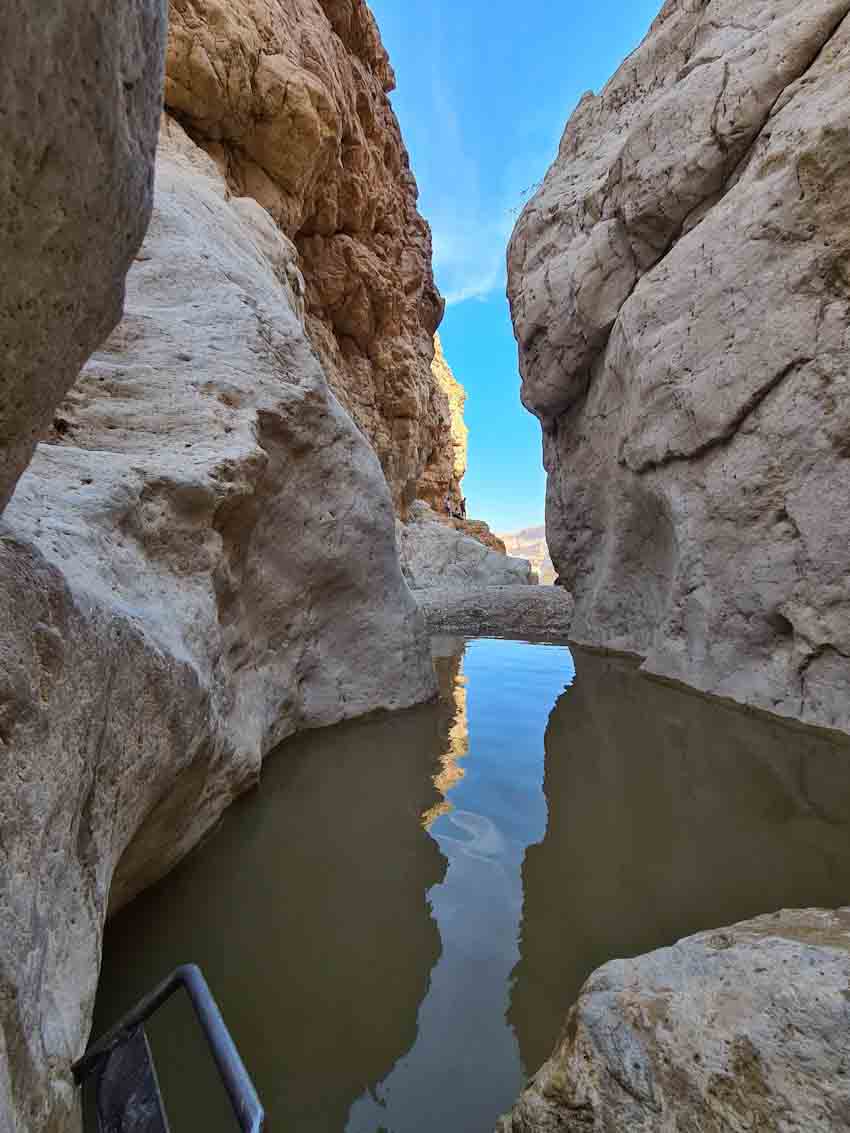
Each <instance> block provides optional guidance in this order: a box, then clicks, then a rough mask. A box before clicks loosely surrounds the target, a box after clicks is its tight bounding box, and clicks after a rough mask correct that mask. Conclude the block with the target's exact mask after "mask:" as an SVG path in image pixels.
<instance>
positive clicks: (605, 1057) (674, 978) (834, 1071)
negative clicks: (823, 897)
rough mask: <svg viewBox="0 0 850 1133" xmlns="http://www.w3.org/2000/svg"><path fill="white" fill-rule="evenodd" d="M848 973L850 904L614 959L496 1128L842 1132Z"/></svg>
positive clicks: (533, 1131) (847, 1106)
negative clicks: (848, 906)
mask: <svg viewBox="0 0 850 1133" xmlns="http://www.w3.org/2000/svg"><path fill="white" fill-rule="evenodd" d="M848 979H850V909H839V910H838V911H836V912H824V911H821V910H817V909H813V910H804V911H799V912H798V911H794V912H783V913H775V914H771V915H769V916H765V917H758V918H757V919H755V920H753V921H746V922H744V923H742V924H738V925H734V926H733V927H732V928H728V929H722V930H718V931H715V932H706V933H703V934H701V935H699V936H693V937H690V938H688V939H686V940H683V941H681V942H680V943H678V944H676V945H675V946H674V947H673V948H665V949H662V950H660V951H658V952H652V953H650V954H649V955H647V956H639V957H638V958H637V959H634V960H614V961H612V962H611V963H610V964H606V965H605V967H604V968H600V969H599V970H598V971H597V972H595V973H594V974H593V975H592V976H591V977H590V979H589V980H588V981H587V983H586V984H585V986H584V988H583V989H582V992H581V996H580V998H579V1001H578V1003H577V1004H576V1005H575V1007H573V1009H572V1011H571V1012H570V1015H569V1018H568V1019H567V1023H566V1026H565V1028H564V1032H563V1035H562V1037H561V1040H560V1042H559V1044H558V1046H557V1048H556V1050H555V1052H554V1054H553V1056H552V1058H551V1059H550V1060H549V1061H548V1062H547V1063H545V1064H544V1066H543V1067H542V1069H541V1070H539V1071H538V1073H537V1074H535V1076H534V1078H533V1079H532V1080H531V1083H530V1084H529V1086H528V1087H527V1089H526V1090H525V1092H524V1093H523V1094H522V1095H521V1097H520V1100H519V1101H518V1103H517V1105H516V1107H515V1108H514V1110H513V1112H512V1113H511V1114H509V1115H508V1116H506V1117H504V1118H502V1120H501V1122H500V1123H499V1126H498V1133H554V1131H555V1130H558V1131H559V1133H579V1131H581V1133H586V1131H588V1130H592V1131H594V1133H596V1131H598V1133H603V1131H607V1130H613V1129H618V1130H619V1129H622V1130H629V1131H634V1133H660V1131H664V1133H667V1131H668V1130H669V1131H670V1133H672V1131H674V1130H680V1129H700V1130H705V1131H707V1133H708V1131H710V1133H715V1131H716V1133H720V1131H721V1130H731V1129H771V1130H777V1133H791V1131H792V1130H797V1129H806V1130H812V1133H831V1131H833V1130H836V1129H843V1128H845V1127H846V1126H847V1123H848V1120H850V1079H848V1074H847V1066H848V1061H850V1031H848V1029H847V1024H846V1019H847V986H848Z"/></svg>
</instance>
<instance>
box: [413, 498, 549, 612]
mask: <svg viewBox="0 0 850 1133" xmlns="http://www.w3.org/2000/svg"><path fill="white" fill-rule="evenodd" d="M485 526H486V525H485ZM488 531H489V529H488ZM397 537H398V544H399V554H400V556H401V566H402V570H403V571H404V576H405V578H406V579H407V582H408V585H409V586H410V587H411V589H413V590H428V589H431V588H433V587H443V588H448V589H452V588H454V589H457V588H463V587H467V586H511V585H516V584H519V585H526V586H527V585H530V584H531V582H532V574H531V566H530V564H529V563H528V562H527V561H526V560H525V559H512V558H509V557H508V556H507V555H505V554H504V553H503V552H502V551H499V550H494V549H493V548H492V547H488V546H486V545H485V544H484V543H483V542H482V541H481V540H480V539H479V538H478V537H475V536H472V535H469V534H467V533H466V532H465V531H464V530H463V529H462V525H461V523H460V522H458V523H457V526H455V524H454V523H452V524H449V523H447V522H443V521H442V518H441V517H439V518H438V517H437V516H436V515H435V514H434V512H433V511H432V510H431V509H430V508H429V507H428V505H427V504H425V503H423V502H422V501H419V502H417V503H415V504H414V505H413V506H412V508H411V509H410V517H409V522H407V523H399V524H398V528H397Z"/></svg>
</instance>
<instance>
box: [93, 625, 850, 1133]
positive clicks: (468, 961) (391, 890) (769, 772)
mask: <svg viewBox="0 0 850 1133" xmlns="http://www.w3.org/2000/svg"><path fill="white" fill-rule="evenodd" d="M438 653H439V654H440V659H439V661H438V667H439V672H440V678H441V687H442V696H441V700H440V703H439V704H435V705H430V706H426V707H423V708H418V709H414V710H412V711H410V712H405V713H400V714H398V715H394V716H388V717H384V718H381V719H377V720H372V721H368V722H363V723H358V724H351V725H345V726H341V727H338V728H334V729H330V730H328V731H324V732H317V733H314V734H311V735H307V736H304V737H301V738H298V739H296V740H295V741H293V742H290V743H287V744H285V745H284V746H283V748H282V749H281V750H280V752H279V753H277V754H276V755H275V756H274V757H272V758H271V759H269V761H268V762H267V764H266V768H265V771H264V776H263V784H262V787H261V789H260V790H259V791H257V792H254V793H252V795H251V796H250V797H247V798H245V799H243V800H241V801H240V802H239V803H238V804H237V805H236V806H235V807H233V808H232V809H231V811H230V812H229V813H228V814H227V815H226V817H225V819H224V820H223V822H222V824H221V826H220V828H219V829H218V831H217V832H216V833H215V835H214V836H213V837H211V838H210V839H209V840H208V841H207V842H206V844H205V845H204V846H202V847H201V848H200V849H199V850H198V851H197V852H196V853H194V854H193V855H192V856H191V857H190V858H189V859H187V860H186V861H185V862H184V863H183V864H182V865H181V866H180V867H179V868H178V869H177V870H176V871H175V872H174V873H172V874H171V875H170V876H169V877H168V878H167V879H166V880H165V881H164V882H163V883H162V884H160V885H159V886H157V887H156V888H155V889H153V890H151V891H149V892H147V893H146V894H144V895H143V896H142V897H141V898H139V899H138V900H137V901H135V902H134V903H133V904H132V905H131V906H130V907H129V908H128V909H126V910H125V911H124V912H123V913H122V914H120V915H119V916H118V917H117V918H116V919H115V920H114V922H112V924H111V926H110V928H109V929H108V931H107V934H106V941H105V946H104V958H103V973H102V979H101V988H100V993H99V999H98V1005H97V1013H96V1021H95V1029H96V1032H99V1031H101V1030H103V1029H104V1028H105V1027H107V1026H108V1025H110V1024H111V1023H112V1022H114V1021H115V1019H116V1018H117V1017H118V1016H119V1015H120V1014H121V1013H122V1012H123V1011H124V1010H125V1009H126V1008H128V1007H129V1006H130V1005H132V1003H133V1002H135V1000H136V999H138V998H139V997H140V996H141V995H142V994H143V993H144V992H146V991H147V990H149V989H150V988H151V987H152V986H153V985H154V984H155V983H156V982H157V981H158V980H159V979H160V978H162V977H163V976H164V975H165V974H167V973H168V972H169V971H170V970H171V969H172V968H174V967H175V966H176V965H178V964H180V963H183V962H186V961H189V960H192V961H195V962H196V963H199V964H200V965H201V966H202V968H203V970H204V972H205V974H206V976H207V978H208V980H209V983H210V985H211V986H212V988H213V991H214V993H215V995H216V997H217V998H218V1001H219V1004H220V1006H221V1008H222V1011H223V1013H224V1016H225V1019H226V1021H227V1023H228V1025H229V1027H230V1029H231V1031H232V1033H233V1036H234V1038H235V1040H236V1042H237V1044H238V1046H239V1048H240V1051H241V1052H242V1055H243V1057H244V1059H245V1062H246V1063H247V1065H248V1068H249V1070H250V1071H251V1073H252V1075H253V1077H254V1080H255V1082H256V1085H257V1087H258V1090H259V1092H260V1095H261V1097H262V1099H263V1102H264V1104H265V1106H266V1109H267V1113H268V1127H269V1129H270V1130H272V1131H273V1130H288V1131H292V1133H301V1131H304V1133H378V1131H379V1130H386V1131H392V1133H426V1131H428V1133H436V1131H439V1133H487V1131H489V1130H491V1129H492V1127H493V1124H494V1122H495V1120H496V1118H497V1116H498V1115H499V1113H501V1112H503V1111H504V1110H506V1109H507V1108H509V1107H510V1105H511V1103H512V1101H513V1099H514V1098H515V1096H516V1094H517V1092H518V1091H519V1089H520V1088H521V1086H522V1083H523V1081H524V1078H525V1076H526V1075H527V1074H528V1073H531V1072H533V1071H534V1070H535V1069H536V1068H537V1067H538V1066H539V1064H540V1063H541V1062H542V1061H543V1060H544V1059H545V1058H546V1057H547V1056H548V1054H549V1053H550V1051H551V1049H552V1047H553V1045H554V1042H555V1040H556V1038H557V1035H558V1031H559V1029H560V1027H561V1025H562V1023H563V1021H564V1018H565V1015H566V1011H567V1008H568V1007H569V1005H570V1003H571V1002H572V1001H573V1000H574V999H575V997H576V995H577V992H578V990H579V987H580V986H581V984H582V982H583V981H584V979H585V978H586V977H587V976H588V975H589V973H590V972H591V971H592V970H593V969H594V968H596V967H598V966H599V965H600V964H603V963H605V962H606V961H607V960H610V959H612V958H614V957H622V956H630V955H635V954H638V953H641V952H645V951H648V950H650V949H653V948H656V947H659V946H662V945H666V944H670V943H672V942H673V941H675V940H677V939H678V938H680V937H682V936H684V935H687V934H689V933H692V932H696V931H699V930H701V929H706V928H714V927H719V926H721V925H724V924H729V923H732V922H734V921H736V920H740V919H743V918H746V917H750V916H753V915H755V914H757V913H763V912H768V911H773V910H776V909H779V908H781V907H783V906H795V907H802V906H807V905H825V906H836V905H840V904H846V903H848V902H850V745H846V744H843V743H839V742H837V741H835V740H834V739H832V738H830V737H828V736H825V735H823V734H821V733H813V732H809V731H806V730H803V729H800V728H796V727H792V726H790V725H783V724H781V723H779V722H778V721H776V720H774V719H772V718H768V717H764V716H760V715H754V714H751V713H746V712H743V711H741V710H739V709H736V708H734V707H730V706H726V705H723V704H718V703H716V702H712V701H709V700H706V699H704V698H701V697H699V696H697V695H695V694H691V693H689V692H687V691H684V690H681V689H677V688H670V687H667V686H665V685H662V684H660V683H658V682H655V681H652V680H649V679H647V678H644V677H642V676H640V675H639V674H638V673H637V672H636V670H635V667H634V666H633V665H632V664H631V663H629V662H626V661H622V660H618V659H612V658H602V657H598V656H594V655H591V654H586V653H583V652H580V651H573V653H572V654H571V653H570V651H568V650H567V649H566V648H564V647H559V646H546V645H529V644H524V643H519V642H504V641H475V642H471V643H468V644H466V645H464V643H462V642H446V641H443V642H441V643H439V646H438ZM150 1033H151V1040H152V1044H153V1047H154V1051H155V1054H156V1057H157V1061H158V1069H159V1073H160V1079H161V1084H162V1088H163V1093H164V1096H165V1098H166V1102H167V1106H168V1109H169V1115H170V1118H171V1125H172V1133H196V1131H201V1130H203V1133H218V1131H222V1133H224V1131H226V1130H233V1129H235V1125H234V1123H233V1120H232V1118H231V1116H230V1113H229V1110H228V1106H227V1101H226V1098H225V1096H224V1094H223V1092H222V1090H221V1088H220V1086H219V1085H218V1083H217V1080H216V1077H215V1074H214V1072H213V1071H212V1069H211V1066H210V1064H209V1061H208V1058H207V1055H206V1051H205V1048H204V1046H203V1042H202V1040H201V1039H200V1037H199V1034H198V1032H197V1030H196V1028H195V1026H194V1023H193V1020H192V1017H191V1013H190V1011H189V1009H188V1007H186V1005H185V1004H184V1003H182V1002H175V1003H174V1004H172V1005H171V1006H169V1007H168V1008H167V1009H166V1010H165V1011H164V1012H163V1013H162V1015H161V1016H160V1017H159V1018H158V1019H157V1021H156V1022H155V1023H154V1024H153V1025H152V1027H151V1030H150Z"/></svg>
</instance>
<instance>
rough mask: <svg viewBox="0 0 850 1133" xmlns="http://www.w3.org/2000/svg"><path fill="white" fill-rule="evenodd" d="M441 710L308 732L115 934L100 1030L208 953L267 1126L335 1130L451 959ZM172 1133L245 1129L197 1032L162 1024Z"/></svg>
mask: <svg viewBox="0 0 850 1133" xmlns="http://www.w3.org/2000/svg"><path fill="white" fill-rule="evenodd" d="M442 737H443V721H442V719H441V714H440V709H439V708H438V707H437V706H436V705H429V706H426V707H424V708H420V709H414V710H412V711H409V712H406V713H400V714H399V713H397V714H394V715H393V716H392V717H385V718H381V719H378V720H374V721H368V722H364V723H360V724H353V725H347V726H343V727H339V728H334V729H331V730H325V731H322V732H319V733H315V734H311V735H307V736H304V737H303V738H298V739H296V740H294V741H290V742H288V743H287V745H286V746H285V748H283V749H282V750H281V752H280V753H279V754H278V755H277V756H276V757H274V758H273V759H272V760H271V761H270V763H269V764H268V765H267V768H266V771H265V773H264V783H263V789H262V791H261V792H259V793H258V794H255V795H254V796H253V797H251V798H250V799H248V800H246V801H245V802H243V803H240V804H238V805H237V806H236V808H235V809H234V810H233V811H232V812H231V813H230V814H229V815H228V816H227V817H226V819H225V821H224V823H223V825H222V828H221V830H220V831H219V833H218V834H217V835H216V836H215V837H214V838H213V839H212V840H211V841H210V842H208V843H207V845H206V846H205V847H203V848H202V849H201V850H200V851H199V852H197V853H196V854H194V855H193V856H192V857H191V858H189V859H188V860H187V861H186V862H185V863H184V865H183V866H181V867H180V868H179V869H178V870H177V871H176V872H175V873H174V874H173V875H172V876H171V877H170V878H169V879H168V880H167V881H166V882H165V883H163V884H162V885H160V886H159V887H158V888H157V889H154V890H152V891H149V892H148V893H146V894H144V895H143V896H142V897H141V898H139V899H138V900H137V901H136V902H134V903H133V904H132V905H131V906H129V907H128V908H127V909H126V910H125V911H124V912H123V913H121V914H120V915H119V916H118V917H117V918H116V920H115V921H114V922H113V924H112V926H111V928H110V929H109V930H108V931H107V934H106V943H105V951H104V967H103V977H102V983H101V988H100V992H99V1001H98V1018H97V1022H96V1026H97V1028H102V1027H104V1026H106V1025H107V1024H109V1023H111V1022H112V1021H114V1019H115V1018H116V1016H117V1015H118V1013H119V1012H120V1011H121V1010H122V1009H123V1008H125V1007H126V1006H128V1005H129V1004H130V1003H131V1002H132V1001H134V1000H135V998H136V997H138V996H139V995H140V994H141V993H142V992H143V991H145V990H147V989H148V988H149V987H151V986H152V985H153V984H154V983H155V982H156V980H158V979H159V978H160V977H161V976H162V975H163V974H164V973H165V972H166V971H168V970H169V969H170V968H172V967H173V966H175V965H176V964H178V963H180V962H183V961H186V960H189V959H191V960H194V961H196V962H198V963H200V964H201V965H202V967H203V968H204V971H205V972H206V974H207V976H208V979H209V982H210V985H211V987H212V988H213V990H214V993H215V995H216V996H217V998H218V1000H219V1004H220V1006H221V1008H222V1010H223V1013H224V1015H225V1018H226V1019H227V1021H228V1025H229V1026H230V1027H231V1029H232V1031H233V1034H234V1038H235V1040H236V1042H237V1043H238V1045H239V1048H240V1051H241V1052H242V1054H243V1056H244V1058H245V1061H246V1063H247V1065H248V1066H249V1067H250V1070H251V1072H252V1074H253V1075H254V1077H255V1081H256V1083H257V1087H258V1089H259V1092H260V1094H261V1096H262V1098H263V1100H264V1102H265V1104H266V1106H267V1110H268V1114H269V1126H270V1127H273V1128H275V1129H298V1130H303V1131H308V1133H320V1131H321V1133H326V1131H328V1133H329V1131H331V1130H333V1131H338V1130H341V1129H342V1128H344V1126H345V1121H346V1117H347V1113H348V1109H349V1106H350V1105H351V1103H352V1102H353V1101H354V1099H355V1098H356V1097H358V1096H359V1095H360V1094H361V1093H362V1092H363V1090H364V1089H367V1088H369V1087H370V1086H373V1085H374V1084H375V1083H377V1082H379V1081H380V1080H381V1079H383V1078H384V1077H385V1076H386V1075H387V1074H388V1073H389V1071H390V1070H391V1068H392V1067H393V1065H394V1064H395V1062H396V1060H397V1059H398V1058H400V1057H401V1056H402V1055H403V1054H404V1053H405V1052H406V1051H407V1050H408V1049H409V1048H410V1046H411V1045H412V1043H413V1041H414V1039H415V1036H416V1019H417V1011H418V1008H419V1004H420V1002H421V1000H422V999H423V997H424V996H425V993H426V991H427V988H428V983H429V977H430V973H431V969H432V967H433V966H434V964H435V963H436V962H437V959H438V958H439V955H440V947H441V946H440V936H439V932H438V928H437V925H436V923H435V921H434V919H433V917H432V915H431V911H430V906H429V904H428V902H427V899H426V893H427V891H428V890H429V889H430V888H431V887H432V886H434V885H436V884H437V883H438V882H440V881H441V880H442V878H443V875H444V871H445V863H444V859H443V857H442V855H441V853H440V851H439V850H438V848H437V845H436V843H435V842H434V841H433V840H432V838H431V837H430V836H429V835H428V834H427V833H426V832H425V830H424V829H423V827H422V822H421V817H420V816H421V815H422V813H423V811H424V810H426V809H427V808H428V806H429V805H430V804H431V803H432V802H433V801H434V799H435V791H434V786H433V777H434V775H435V772H436V771H437V767H438V756H439V754H440V752H441V751H442V750H443V749H442ZM153 1041H154V1046H155V1050H156V1052H157V1056H158V1059H159V1065H160V1069H161V1077H162V1080H163V1082H162V1084H163V1089H164V1091H165V1094H166V1098H167V1101H168V1103H169V1107H170V1111H171V1117H172V1122H173V1128H175V1129H198V1130H200V1129H203V1130H204V1133H218V1131H219V1130H221V1133H224V1131H225V1130H228V1131H229V1130H230V1129H231V1128H232V1124H231V1123H230V1121H229V1118H228V1117H227V1112H226V1106H225V1105H224V1104H223V1102H221V1101H220V1095H219V1093H218V1091H217V1090H216V1089H215V1083H214V1082H213V1083H209V1082H208V1079H207V1078H206V1077H205V1075H204V1073H203V1072H202V1071H203V1066H202V1064H203V1065H205V1063H204V1059H203V1055H202V1054H201V1052H200V1048H199V1045H198V1044H197V1043H196V1042H194V1041H193V1039H192V1034H191V1032H190V1031H188V1030H187V1029H186V1028H185V1027H183V1026H181V1025H180V1020H179V1019H177V1020H175V1018H171V1019H165V1020H163V1025H162V1027H161V1028H160V1029H159V1030H155V1031H154V1032H153Z"/></svg>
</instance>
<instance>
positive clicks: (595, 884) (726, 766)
mask: <svg viewBox="0 0 850 1133" xmlns="http://www.w3.org/2000/svg"><path fill="white" fill-rule="evenodd" d="M575 660H576V668H577V679H576V683H575V685H574V686H573V688H572V689H570V690H569V691H568V692H566V693H565V694H564V695H563V696H562V697H561V699H560V700H559V702H558V704H557V705H556V707H555V708H554V710H553V712H552V715H551V717H550V720H549V726H548V729H547V733H546V777H545V792H546V797H547V801H548V805H549V820H548V827H547V830H546V835H545V837H544V839H543V841H542V842H541V843H540V844H539V845H536V846H531V847H530V848H529V850H528V851H527V854H526V859H525V863H524V866H523V880H524V890H525V899H524V908H523V923H522V933H521V942H520V950H521V959H520V962H519V964H518V965H517V967H516V969H515V971H514V987H513V991H512V995H511V1005H510V1009H509V1020H510V1022H511V1024H512V1025H513V1027H514V1029H515V1030H516V1033H517V1037H518V1039H519V1043H520V1049H521V1052H522V1058H523V1063H524V1066H525V1068H526V1070H527V1071H528V1072H529V1073H531V1072H534V1071H535V1070H536V1069H537V1068H538V1067H539V1066H540V1064H541V1063H542V1062H543V1061H544V1060H545V1059H546V1058H548V1056H549V1055H550V1054H551V1052H552V1048H553V1046H554V1043H555V1040H556V1038H557V1035H558V1033H559V1031H560V1029H561V1026H562V1025H563V1023H564V1020H565V1019H566V1015H567V1010H568V1008H569V1006H570V1005H571V1003H573V1002H574V1001H575V999H576V997H577V993H578V990H579V987H580V985H581V984H582V982H583V981H584V979H585V978H586V977H587V976H588V975H589V974H590V972H591V971H592V970H593V969H595V968H596V967H598V966H599V965H600V964H602V963H604V962H606V961H608V960H610V959H613V958H615V957H628V956H634V955H637V954H639V953H643V952H648V951H650V950H652V949H654V948H656V947H658V946H661V945H667V944H671V943H673V942H674V941H675V940H677V939H679V938H681V937H682V936H685V935H687V934H689V933H693V932H697V931H699V930H702V929H710V928H714V927H716V926H717V925H724V924H732V923H733V922H735V921H738V920H742V919H745V918H748V917H751V916H753V915H755V914H757V913H765V912H770V911H773V910H775V909H780V908H783V907H806V906H812V905H820V906H825V907H827V908H829V907H834V906H837V905H841V904H844V903H846V901H847V884H846V882H847V877H848V876H850V836H848V835H850V817H849V816H850V746H848V745H843V744H837V743H836V742H834V741H833V740H832V739H830V738H828V737H826V736H825V735H823V734H812V733H810V732H806V731H803V730H802V729H799V728H796V727H792V726H790V725H785V724H781V723H780V722H779V721H777V720H775V719H773V718H770V717H765V716H760V715H755V714H751V713H745V712H743V711H742V710H740V709H737V708H734V707H731V706H727V705H725V704H722V703H720V702H717V701H711V700H707V699H705V698H703V697H700V696H698V695H696V694H693V693H689V692H687V691H685V690H683V689H680V688H673V687H669V686H666V685H663V684H660V683H658V682H656V681H653V680H650V679H647V678H645V677H642V676H640V675H639V674H638V673H637V671H636V669H635V668H634V666H633V665H632V664H631V663H630V662H627V661H623V660H619V659H613V658H605V657H599V656H595V655H591V654H587V653H583V652H581V651H576V652H575Z"/></svg>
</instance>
